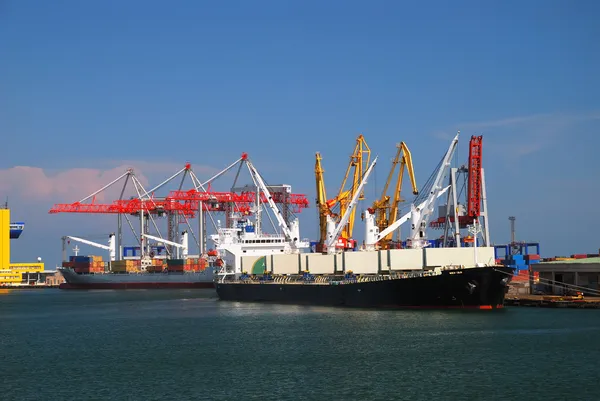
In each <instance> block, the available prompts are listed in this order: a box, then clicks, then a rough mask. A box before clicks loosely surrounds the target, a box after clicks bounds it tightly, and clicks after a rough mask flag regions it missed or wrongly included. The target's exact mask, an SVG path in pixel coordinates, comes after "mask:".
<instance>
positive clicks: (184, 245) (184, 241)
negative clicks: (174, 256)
mask: <svg viewBox="0 0 600 401" xmlns="http://www.w3.org/2000/svg"><path fill="white" fill-rule="evenodd" d="M142 236H143V237H145V238H148V239H152V240H154V241H158V242H162V243H163V244H165V245H171V246H173V247H176V248H178V249H181V257H182V258H183V259H186V258H187V256H188V249H189V247H188V234H187V231H183V232H182V233H181V243H177V242H175V241H170V240H166V239H164V238H160V237H156V236H154V235H150V234H142Z"/></svg>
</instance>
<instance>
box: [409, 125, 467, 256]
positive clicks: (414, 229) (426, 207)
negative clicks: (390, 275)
mask: <svg viewBox="0 0 600 401" xmlns="http://www.w3.org/2000/svg"><path fill="white" fill-rule="evenodd" d="M458 135H459V134H456V136H455V137H454V139H453V140H452V142H451V143H450V146H449V147H448V151H447V152H446V155H445V156H444V159H443V160H442V162H441V164H440V167H439V169H438V171H437V174H436V176H435V180H434V181H433V184H432V186H431V190H430V192H429V196H428V197H427V198H426V199H425V201H424V202H423V204H422V205H419V206H418V207H417V206H415V205H414V203H413V204H412V205H411V222H412V224H411V231H410V237H409V239H408V241H407V243H408V244H407V245H408V246H409V248H413V249H422V248H425V247H426V246H427V245H428V244H429V243H428V241H427V236H426V233H425V230H426V229H427V225H428V220H429V218H430V216H431V215H432V214H433V206H434V203H435V201H436V200H437V198H439V196H440V194H441V192H442V191H445V189H444V188H442V181H443V180H444V178H445V177H446V174H447V173H448V170H449V168H450V162H451V160H452V156H453V155H454V151H455V150H456V146H457V145H458Z"/></svg>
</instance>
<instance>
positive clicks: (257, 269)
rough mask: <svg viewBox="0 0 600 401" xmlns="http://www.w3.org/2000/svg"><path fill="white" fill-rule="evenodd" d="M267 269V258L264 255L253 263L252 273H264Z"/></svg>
mask: <svg viewBox="0 0 600 401" xmlns="http://www.w3.org/2000/svg"><path fill="white" fill-rule="evenodd" d="M266 269H267V258H266V256H263V257H261V258H258V259H257V260H256V262H254V264H253V265H252V274H263V273H264V272H265V270H266Z"/></svg>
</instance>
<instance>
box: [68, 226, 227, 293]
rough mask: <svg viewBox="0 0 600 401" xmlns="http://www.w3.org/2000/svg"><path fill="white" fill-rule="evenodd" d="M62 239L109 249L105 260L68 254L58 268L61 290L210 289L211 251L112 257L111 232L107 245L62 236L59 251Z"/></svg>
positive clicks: (215, 259)
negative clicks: (192, 254)
mask: <svg viewBox="0 0 600 401" xmlns="http://www.w3.org/2000/svg"><path fill="white" fill-rule="evenodd" d="M182 237H183V239H182V242H183V243H186V242H187V234H186V233H183V236H182ZM66 239H71V240H75V241H79V242H83V243H86V244H89V245H93V246H97V247H100V248H103V249H106V250H109V251H110V257H111V260H110V261H109V262H105V261H103V260H102V257H101V256H79V255H74V256H73V255H72V256H70V257H69V260H68V261H63V263H62V266H61V267H58V270H59V271H60V272H61V273H62V275H63V277H64V279H65V282H64V283H62V284H61V285H60V286H59V288H61V289H163V288H214V274H213V272H214V269H215V267H216V266H218V265H219V263H220V259H219V258H218V256H217V253H216V252H215V251H209V252H207V253H206V254H205V255H202V257H197V258H196V257H187V255H186V257H185V258H181V259H166V258H164V257H156V258H151V257H149V256H147V257H144V258H138V259H135V258H129V259H123V260H114V259H115V251H116V249H115V238H114V234H111V235H110V236H109V241H108V243H109V244H108V245H102V244H97V243H93V242H91V241H88V240H85V239H82V238H78V237H72V236H69V237H63V250H64V249H65V246H64V241H65V240H66ZM63 259H65V258H64V257H63Z"/></svg>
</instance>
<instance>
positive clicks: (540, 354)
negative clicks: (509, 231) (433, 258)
mask: <svg viewBox="0 0 600 401" xmlns="http://www.w3.org/2000/svg"><path fill="white" fill-rule="evenodd" d="M0 291H1V292H0V352H1V354H2V355H1V359H0V374H1V377H2V386H1V388H0V400H187V399H189V400H328V401H329V400H567V399H568V400H598V399H600V387H598V382H599V381H600V369H598V365H599V363H600V311H598V310H572V309H570V310H556V309H535V308H507V309H505V310H501V311H389V310H386V311H374V310H350V309H341V308H317V307H298V306H278V305H260V304H240V303H228V302H221V301H218V300H217V299H216V296H215V295H214V292H213V290H177V291H168V290H164V291H163V290H159V291H143V290H139V291H105V290H103V291H62V290H54V289H50V290H12V291H6V290H0Z"/></svg>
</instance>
